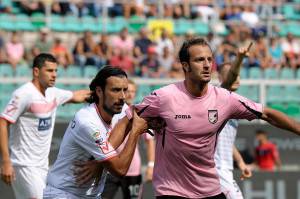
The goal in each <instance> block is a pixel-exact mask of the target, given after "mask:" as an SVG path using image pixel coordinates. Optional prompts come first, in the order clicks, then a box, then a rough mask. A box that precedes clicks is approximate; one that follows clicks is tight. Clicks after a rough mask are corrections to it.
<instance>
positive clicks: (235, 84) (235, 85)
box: [219, 64, 240, 91]
mask: <svg viewBox="0 0 300 199" xmlns="http://www.w3.org/2000/svg"><path fill="white" fill-rule="evenodd" d="M230 68H231V65H230V64H226V65H225V66H223V69H222V71H220V74H219V79H220V81H221V82H224V81H226V80H227V78H228V74H229V71H230ZM239 87H240V76H237V78H236V80H235V81H234V82H233V84H232V85H231V87H230V89H229V90H230V91H236V90H237V89H238V88H239Z"/></svg>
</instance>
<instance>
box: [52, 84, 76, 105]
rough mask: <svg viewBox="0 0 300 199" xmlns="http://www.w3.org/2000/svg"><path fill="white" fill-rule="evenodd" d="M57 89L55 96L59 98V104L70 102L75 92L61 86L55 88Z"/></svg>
mask: <svg viewBox="0 0 300 199" xmlns="http://www.w3.org/2000/svg"><path fill="white" fill-rule="evenodd" d="M54 89H55V91H54V92H55V97H56V100H57V105H62V104H64V103H66V102H68V101H69V100H70V99H72V97H73V92H72V91H68V90H64V89H60V88H54Z"/></svg>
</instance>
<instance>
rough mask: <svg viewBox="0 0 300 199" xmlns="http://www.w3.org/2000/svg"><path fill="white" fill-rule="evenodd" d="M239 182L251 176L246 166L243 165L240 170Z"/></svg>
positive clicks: (250, 171)
mask: <svg viewBox="0 0 300 199" xmlns="http://www.w3.org/2000/svg"><path fill="white" fill-rule="evenodd" d="M241 172H242V174H241V180H245V179H247V178H250V177H251V176H252V169H251V167H250V166H248V165H244V167H242V168H241Z"/></svg>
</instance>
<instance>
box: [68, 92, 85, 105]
mask: <svg viewBox="0 0 300 199" xmlns="http://www.w3.org/2000/svg"><path fill="white" fill-rule="evenodd" d="M90 96H91V91H90V90H77V91H73V97H72V98H71V99H70V100H69V101H68V103H82V102H85V101H86V100H87V99H88V98H89V97H90Z"/></svg>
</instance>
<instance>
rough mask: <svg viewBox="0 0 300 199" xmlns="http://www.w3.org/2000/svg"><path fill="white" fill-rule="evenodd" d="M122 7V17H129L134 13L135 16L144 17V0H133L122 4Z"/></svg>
mask: <svg viewBox="0 0 300 199" xmlns="http://www.w3.org/2000/svg"><path fill="white" fill-rule="evenodd" d="M123 7H124V17H125V18H130V16H131V15H132V14H133V13H134V14H135V15H136V16H139V17H140V18H144V17H145V16H144V8H145V5H144V0H134V1H130V2H128V3H124V4H123Z"/></svg>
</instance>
